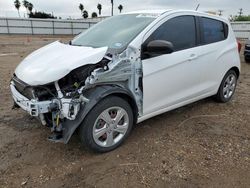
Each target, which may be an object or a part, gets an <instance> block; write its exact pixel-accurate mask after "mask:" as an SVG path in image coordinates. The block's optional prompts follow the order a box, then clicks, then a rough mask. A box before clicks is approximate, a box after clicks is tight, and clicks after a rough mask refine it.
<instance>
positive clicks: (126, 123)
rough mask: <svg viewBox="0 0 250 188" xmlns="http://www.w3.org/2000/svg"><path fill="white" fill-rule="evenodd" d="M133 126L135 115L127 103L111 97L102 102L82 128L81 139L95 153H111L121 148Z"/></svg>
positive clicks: (92, 111) (87, 117) (88, 116)
mask: <svg viewBox="0 0 250 188" xmlns="http://www.w3.org/2000/svg"><path fill="white" fill-rule="evenodd" d="M132 126H133V113H132V109H131V107H130V105H129V104H128V102H127V101H125V100H123V99H121V98H119V97H115V96H111V97H107V98H105V99H103V100H102V101H100V102H99V103H98V104H97V105H96V106H95V107H94V108H93V109H92V110H91V111H90V113H89V114H88V115H87V116H86V118H85V120H84V121H83V123H82V125H81V127H80V131H79V133H80V139H81V141H82V143H83V144H84V146H86V147H87V148H88V149H90V150H93V151H94V152H101V153H104V152H109V151H111V150H114V149H115V148H117V147H119V146H120V145H121V144H122V142H123V141H124V140H125V139H126V138H127V137H128V135H129V134H130V132H131V129H132Z"/></svg>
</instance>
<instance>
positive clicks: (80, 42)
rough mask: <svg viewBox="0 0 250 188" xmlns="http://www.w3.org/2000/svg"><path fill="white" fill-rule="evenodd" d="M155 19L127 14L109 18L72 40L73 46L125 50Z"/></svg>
mask: <svg viewBox="0 0 250 188" xmlns="http://www.w3.org/2000/svg"><path fill="white" fill-rule="evenodd" d="M154 19H155V17H153V16H148V15H143V14H125V15H119V16H114V17H111V18H107V19H105V20H103V21H102V22H100V23H98V24H96V25H94V26H93V27H91V28H89V29H88V30H87V31H85V32H83V33H81V34H80V35H78V36H77V37H76V38H75V39H73V40H72V45H77V46H90V47H94V48H98V47H104V46H108V47H109V48H111V49H119V48H123V47H125V46H127V45H128V44H129V43H130V42H131V41H132V40H133V39H134V38H135V37H136V36H137V35H138V34H139V33H140V32H142V30H143V29H145V28H146V27H147V26H148V25H149V24H150V23H151V22H152V21H153V20H154Z"/></svg>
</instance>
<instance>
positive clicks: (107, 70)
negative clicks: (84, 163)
mask: <svg viewBox="0 0 250 188" xmlns="http://www.w3.org/2000/svg"><path fill="white" fill-rule="evenodd" d="M237 49H238V48H237V41H236V39H235V36H234V34H233V31H232V29H231V26H230V23H229V22H228V21H227V20H225V19H223V18H221V17H216V16H211V15H208V14H205V13H199V12H195V11H182V10H178V11H177V10H165V11H140V12H133V13H127V14H122V15H119V16H114V17H111V18H108V19H105V20H104V21H102V22H100V23H98V24H96V25H95V26H93V27H91V28H90V29H88V30H87V31H86V32H83V33H82V34H80V35H79V36H77V37H76V38H74V39H73V40H72V41H70V42H69V44H63V43H60V42H58V41H57V42H54V43H52V44H49V45H47V46H45V47H43V48H41V49H39V50H37V51H35V52H33V53H32V54H31V55H29V56H28V57H26V58H25V59H24V60H23V62H21V64H20V65H19V66H18V67H17V68H16V70H15V74H14V76H13V79H12V81H11V84H10V88H11V92H12V96H13V99H14V102H15V107H21V108H22V109H24V110H26V111H27V112H28V113H29V114H30V115H31V116H35V117H37V118H38V119H39V120H40V121H41V122H42V124H43V125H47V126H49V127H51V130H52V132H53V134H52V136H50V137H49V140H51V141H54V142H62V143H68V141H69V139H70V138H71V136H72V134H73V133H74V132H75V131H76V130H78V131H79V135H80V138H81V141H82V142H83V144H84V145H85V146H87V148H89V149H92V150H94V151H96V152H108V151H111V150H113V149H115V148H117V147H118V146H119V145H121V143H122V142H123V141H124V140H125V139H126V138H127V137H128V135H129V134H130V132H131V130H132V127H133V125H134V124H136V123H138V122H142V121H144V120H146V119H148V118H151V117H153V116H156V115H159V114H161V113H164V112H167V111H169V110H172V109H175V108H178V107H181V106H184V105H186V104H189V103H192V102H194V101H197V100H200V99H203V98H206V97H209V96H215V97H216V99H217V100H218V101H220V102H228V101H229V100H230V99H231V98H232V96H233V94H234V92H235V88H236V84H237V79H238V77H239V74H240V60H239V54H238V51H237Z"/></svg>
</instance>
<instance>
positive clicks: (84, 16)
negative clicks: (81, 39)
mask: <svg viewBox="0 0 250 188" xmlns="http://www.w3.org/2000/svg"><path fill="white" fill-rule="evenodd" d="M82 17H83V18H84V19H86V18H88V17H89V13H88V11H86V10H84V11H83V13H82Z"/></svg>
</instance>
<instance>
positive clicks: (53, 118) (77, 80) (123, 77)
mask: <svg viewBox="0 0 250 188" xmlns="http://www.w3.org/2000/svg"><path fill="white" fill-rule="evenodd" d="M10 88H11V92H12V96H13V99H14V102H15V106H16V107H17V106H18V107H21V108H22V109H23V110H25V111H27V112H28V113H29V114H30V115H31V116H34V117H37V118H38V119H39V120H40V121H41V122H42V124H43V125H47V126H49V127H51V131H52V132H53V134H52V136H50V137H49V140H51V141H54V142H63V143H65V144H66V143H68V141H69V139H70V137H71V136H72V134H73V133H74V132H75V130H76V129H77V128H78V127H79V126H80V125H81V123H82V122H83V120H84V117H85V116H86V115H87V114H88V112H89V111H90V110H91V109H92V108H93V107H94V106H95V105H96V104H97V103H98V101H100V100H101V99H102V98H104V97H106V96H108V95H111V94H123V95H126V96H128V97H129V98H131V99H132V101H133V103H134V104H131V105H134V106H133V108H134V109H135V115H136V116H137V117H138V116H141V115H142V98H143V94H142V93H143V88H142V64H141V59H140V51H139V50H138V49H135V48H133V47H128V48H127V49H126V50H125V51H123V52H122V53H120V54H116V53H112V52H107V53H106V55H105V56H104V57H103V59H102V60H101V61H100V62H96V64H87V65H84V66H80V67H78V68H76V69H74V70H72V71H71V72H70V73H69V74H67V75H66V76H64V77H63V78H61V79H59V80H56V81H54V82H51V83H48V84H44V85H35V86H34V85H33V86H30V85H29V84H26V83H25V82H23V81H22V80H20V79H19V78H18V77H17V76H16V75H14V77H13V79H12V81H11V84H10ZM137 117H136V118H137Z"/></svg>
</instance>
